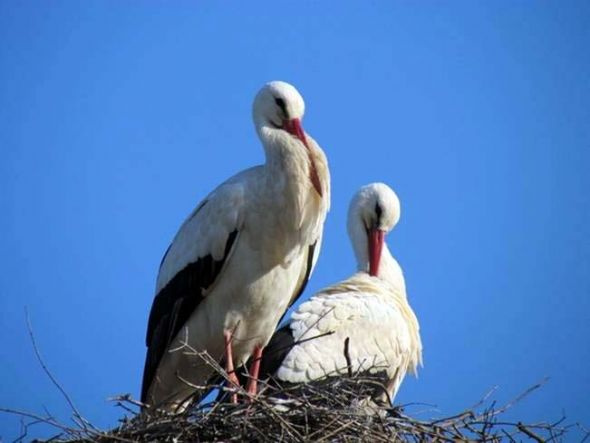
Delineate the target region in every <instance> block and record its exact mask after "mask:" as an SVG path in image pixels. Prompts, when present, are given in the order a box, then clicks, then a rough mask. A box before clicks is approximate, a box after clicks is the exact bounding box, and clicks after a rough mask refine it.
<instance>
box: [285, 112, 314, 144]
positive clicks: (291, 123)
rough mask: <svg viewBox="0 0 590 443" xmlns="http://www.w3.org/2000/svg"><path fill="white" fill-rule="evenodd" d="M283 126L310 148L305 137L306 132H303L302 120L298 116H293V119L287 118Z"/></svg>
mask: <svg viewBox="0 0 590 443" xmlns="http://www.w3.org/2000/svg"><path fill="white" fill-rule="evenodd" d="M283 128H284V129H285V131H287V132H288V133H289V134H291V135H294V136H295V137H297V138H298V139H299V140H301V142H302V143H303V144H304V145H305V147H306V148H308V149H309V146H307V139H306V138H305V132H303V128H302V127H301V120H299V119H298V118H292V119H291V120H285V123H284V124H283Z"/></svg>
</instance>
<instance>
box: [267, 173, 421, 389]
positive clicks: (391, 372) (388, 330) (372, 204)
mask: <svg viewBox="0 0 590 443" xmlns="http://www.w3.org/2000/svg"><path fill="white" fill-rule="evenodd" d="M399 212H400V211H399V201H398V199H397V196H396V195H395V194H394V192H393V191H392V190H391V189H390V188H389V187H388V186H386V185H384V184H382V183H375V184H371V185H367V186H365V187H363V188H361V190H360V191H359V192H358V193H357V194H356V195H355V197H354V199H353V200H352V202H351V205H350V210H349V217H348V231H349V234H350V237H351V241H352V244H353V246H354V250H355V253H356V257H357V262H358V272H357V273H355V274H354V275H352V276H351V277H350V278H348V279H346V280H344V281H342V282H339V283H337V284H335V285H333V286H330V287H328V288H325V289H323V290H321V291H320V292H318V293H317V294H315V295H314V296H312V297H311V298H310V299H309V300H308V301H306V302H305V303H303V304H302V305H301V306H300V307H299V308H298V309H297V310H296V312H295V313H293V315H292V317H291V319H290V322H289V324H288V325H287V327H285V328H283V329H282V330H279V331H278V332H277V334H275V337H273V340H272V341H271V343H270V344H269V346H268V348H267V350H266V353H267V355H266V356H265V361H264V362H263V368H264V369H263V370H264V371H266V372H269V371H270V372H274V376H275V378H277V379H279V380H282V381H286V382H292V383H301V382H309V381H312V380H318V379H322V378H324V377H329V376H336V375H341V374H347V373H348V362H347V359H346V357H345V352H344V348H345V340H346V339H347V338H348V339H349V343H348V352H349V356H350V363H351V369H352V371H353V372H355V373H356V372H365V371H368V372H370V373H383V374H384V377H383V381H384V383H385V385H386V387H387V392H388V395H389V398H390V399H391V400H393V398H394V397H395V395H396V393H397V390H398V389H399V386H400V384H401V382H402V381H403V379H404V377H405V375H406V373H407V372H408V371H409V372H411V373H414V374H415V373H416V370H417V367H418V365H420V364H421V362H422V343H421V340H420V334H419V325H418V321H417V319H416V316H415V315H414V312H413V311H412V309H411V307H410V305H409V304H408V301H407V297H406V290H405V282H404V277H403V274H402V271H401V268H400V267H399V265H398V263H397V262H396V260H395V259H394V258H393V257H392V256H391V254H390V252H389V250H388V248H387V245H386V244H382V246H381V254H380V257H377V256H376V255H375V254H372V252H371V251H372V249H373V248H375V247H376V246H378V245H376V244H373V245H371V238H374V237H373V234H372V232H374V231H381V232H383V233H385V232H388V231H389V230H391V229H392V228H393V226H394V225H395V224H396V223H397V221H398V219H399ZM377 237H378V236H377ZM377 237H375V238H377ZM380 238H381V241H382V239H383V235H381V237H380ZM375 259H376V260H377V263H376V264H375V263H371V262H372V261H373V260H375ZM371 269H373V270H374V271H375V272H374V273H375V275H374V276H372V275H370V272H371ZM285 332H286V333H288V334H289V335H290V337H288V338H285V335H284V334H285ZM328 333H331V334H329V335H324V334H328ZM281 335H282V336H283V338H282V339H281ZM313 337H317V338H313ZM301 340H304V341H303V342H301V343H298V342H300V341H301ZM289 341H291V342H292V343H293V342H294V343H295V344H294V345H293V347H292V348H291V350H290V351H288V353H287V354H286V355H282V356H281V357H280V358H281V359H282V361H280V363H279V365H278V366H277V365H275V367H274V368H273V363H272V358H273V356H272V354H273V352H274V349H273V348H277V349H279V348H280V347H284V345H285V342H289ZM280 342H282V343H280ZM297 343H298V344H297ZM271 368H272V369H271ZM385 398H386V396H385ZM385 398H383V399H385Z"/></svg>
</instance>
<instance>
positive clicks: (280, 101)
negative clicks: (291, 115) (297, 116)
mask: <svg viewBox="0 0 590 443" xmlns="http://www.w3.org/2000/svg"><path fill="white" fill-rule="evenodd" d="M275 103H276V104H277V106H278V107H279V108H281V111H283V112H284V113H285V114H286V113H287V106H286V105H285V100H283V99H282V98H280V97H277V98H275Z"/></svg>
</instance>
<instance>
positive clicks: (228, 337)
mask: <svg viewBox="0 0 590 443" xmlns="http://www.w3.org/2000/svg"><path fill="white" fill-rule="evenodd" d="M232 337H233V335H232V333H231V332H230V331H223V339H224V341H225V372H227V375H228V378H229V382H230V383H231V384H233V385H234V387H239V386H240V382H239V380H238V376H237V375H236V371H235V369H234V357H233V352H232V345H231V342H232ZM231 402H232V403H234V404H237V403H238V394H237V393H233V394H232V395H231Z"/></svg>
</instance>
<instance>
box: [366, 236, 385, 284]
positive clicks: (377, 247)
mask: <svg viewBox="0 0 590 443" xmlns="http://www.w3.org/2000/svg"><path fill="white" fill-rule="evenodd" d="M384 238H385V232H384V231H382V230H381V229H376V228H373V229H371V230H370V231H369V275H371V276H372V277H376V276H377V274H378V273H379V263H380V262H381V251H382V249H383V240H384Z"/></svg>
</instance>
